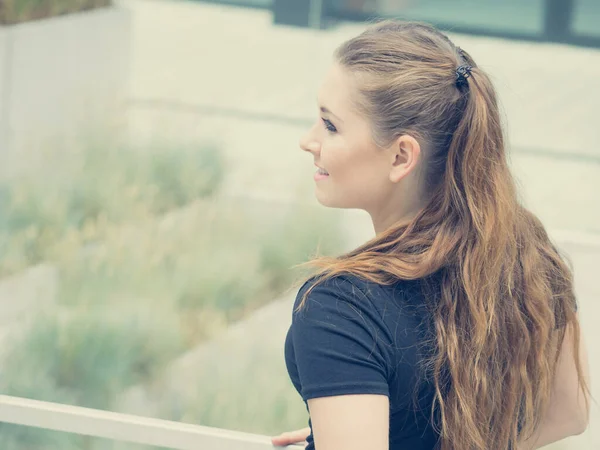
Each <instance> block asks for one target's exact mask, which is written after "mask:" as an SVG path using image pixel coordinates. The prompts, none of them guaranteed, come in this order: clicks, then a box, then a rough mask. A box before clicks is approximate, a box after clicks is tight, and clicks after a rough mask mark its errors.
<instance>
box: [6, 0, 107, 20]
mask: <svg viewBox="0 0 600 450" xmlns="http://www.w3.org/2000/svg"><path fill="white" fill-rule="evenodd" d="M112 3H113V2H112V0H3V1H2V2H0V25H10V24H15V23H20V22H29V21H32V20H39V19H45V18H48V17H54V16H61V15H64V14H71V13H75V12H80V11H87V10H90V9H96V8H103V7H107V6H110V5H111V4H112Z"/></svg>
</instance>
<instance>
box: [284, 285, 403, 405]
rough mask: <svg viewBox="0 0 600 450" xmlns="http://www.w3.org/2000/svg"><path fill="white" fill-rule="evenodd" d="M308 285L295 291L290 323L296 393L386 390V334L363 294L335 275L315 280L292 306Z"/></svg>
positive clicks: (319, 394) (317, 394) (320, 394)
mask: <svg viewBox="0 0 600 450" xmlns="http://www.w3.org/2000/svg"><path fill="white" fill-rule="evenodd" d="M309 286H310V283H309V284H305V285H304V286H303V287H302V289H300V292H299V293H298V297H297V299H296V304H295V305H294V311H295V312H294V314H293V318H292V326H291V336H292V339H293V346H294V355H295V361H296V367H297V370H298V377H299V380H300V384H301V392H300V394H301V396H302V398H303V399H304V400H305V401H306V400H308V399H311V398H317V397H328V396H334V395H347V394H381V395H387V396H389V388H388V380H389V376H388V375H389V372H390V366H391V354H390V348H391V347H392V346H391V345H390V335H389V332H387V329H386V326H385V323H384V322H383V320H382V319H381V316H380V314H379V312H378V311H377V310H376V309H375V307H374V306H373V304H372V303H371V301H370V300H369V298H368V296H367V295H366V294H365V292H363V290H361V289H359V288H358V287H357V286H355V285H354V284H353V283H352V282H351V281H350V280H348V279H345V278H342V277H336V278H332V279H330V280H326V281H323V282H321V283H318V284H317V285H316V286H315V287H314V288H313V290H312V291H311V292H310V294H309V295H308V297H307V299H306V304H305V305H304V307H303V309H301V310H300V311H297V312H296V306H298V304H299V302H300V300H301V299H302V296H303V294H304V292H305V291H306V290H307V289H308V287H309Z"/></svg>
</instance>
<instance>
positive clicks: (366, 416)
mask: <svg viewBox="0 0 600 450" xmlns="http://www.w3.org/2000/svg"><path fill="white" fill-rule="evenodd" d="M308 408H309V411H310V417H311V421H312V429H313V438H314V442H315V448H317V449H319V450H339V449H344V450H364V449H369V450H388V448H389V422H390V405H389V400H388V397H387V396H385V395H369V394H360V395H339V396H334V397H322V398H315V399H311V400H309V401H308Z"/></svg>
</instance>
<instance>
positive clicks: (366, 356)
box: [285, 276, 438, 450]
mask: <svg viewBox="0 0 600 450" xmlns="http://www.w3.org/2000/svg"><path fill="white" fill-rule="evenodd" d="M311 282H312V281H310V280H309V281H308V282H307V283H305V284H304V286H302V288H301V289H300V291H299V293H298V295H297V298H296V302H295V304H294V312H293V314H292V325H291V326H290V329H289V331H288V334H287V338H286V342H285V361H286V365H287V369H288V373H289V375H290V378H291V380H292V383H293V384H294V386H295V388H296V390H297V391H298V393H299V394H300V396H301V397H302V399H303V400H304V402H305V403H306V402H307V401H308V400H309V399H311V398H318V397H327V396H335V395H345V394H381V395H386V396H388V397H389V404H390V434H389V436H390V440H389V443H390V445H389V448H390V450H409V449H410V450H433V449H435V448H436V445H437V442H438V435H437V433H436V432H435V430H434V427H433V426H432V423H431V417H432V410H431V409H432V404H433V398H434V388H433V384H432V383H431V382H430V377H428V376H427V373H426V371H425V370H424V367H425V365H424V364H423V362H424V361H425V359H426V355H427V352H428V350H427V345H428V343H431V342H432V341H431V338H432V337H433V336H432V334H431V333H432V326H431V321H430V319H429V316H430V315H429V314H427V311H426V307H425V301H424V292H423V290H422V288H421V286H422V284H421V282H419V281H399V282H397V283H396V284H394V285H391V286H382V285H378V284H375V283H370V282H367V281H364V280H361V279H359V278H358V277H353V276H337V277H334V278H332V279H329V280H326V281H324V282H321V283H319V284H318V285H317V286H316V287H315V288H314V289H313V290H312V291H311V293H310V294H309V296H308V298H307V301H306V304H305V305H304V308H303V309H302V310H301V311H299V312H295V310H296V307H297V306H298V304H299V302H300V300H301V299H302V296H303V294H304V292H305V291H306V290H307V289H308V287H309V286H310V283H311ZM307 409H308V406H307ZM309 425H310V419H309ZM308 442H309V445H308V449H309V450H314V448H315V447H314V441H313V438H312V434H311V435H310V436H309V438H308ZM317 450H318V449H317Z"/></svg>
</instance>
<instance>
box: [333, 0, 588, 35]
mask: <svg viewBox="0 0 600 450" xmlns="http://www.w3.org/2000/svg"><path fill="white" fill-rule="evenodd" d="M331 1H332V5H331V6H332V9H333V11H334V12H335V11H337V12H342V13H344V12H345V13H354V14H356V13H366V14H373V13H377V15H381V16H389V17H399V18H403V19H409V20H422V21H427V22H431V23H435V24H439V25H442V26H448V27H452V26H455V27H461V28H469V29H480V30H488V31H493V32H496V33H502V32H506V33H513V34H514V33H518V34H532V35H536V34H541V33H542V31H543V22H544V17H543V11H544V0H526V1H523V0H504V1H498V0H331ZM587 1H589V2H593V1H595V0H587Z"/></svg>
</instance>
